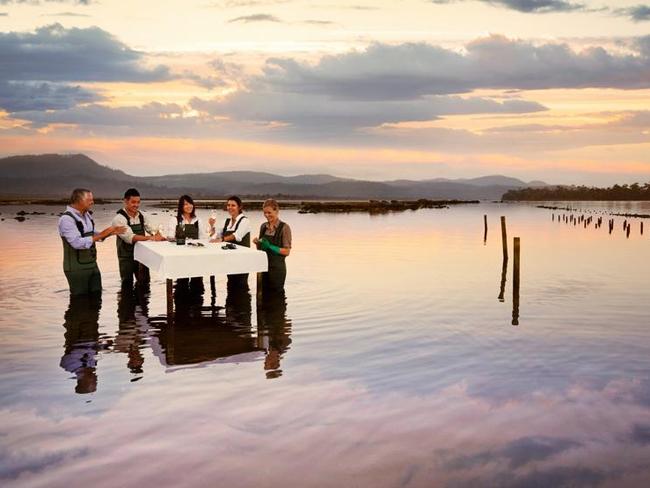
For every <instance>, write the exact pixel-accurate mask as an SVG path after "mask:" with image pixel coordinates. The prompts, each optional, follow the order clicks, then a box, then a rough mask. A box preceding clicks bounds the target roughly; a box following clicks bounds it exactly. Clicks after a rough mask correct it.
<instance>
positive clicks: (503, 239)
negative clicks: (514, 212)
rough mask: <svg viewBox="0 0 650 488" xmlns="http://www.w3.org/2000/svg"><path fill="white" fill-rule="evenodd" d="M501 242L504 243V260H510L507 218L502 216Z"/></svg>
mask: <svg viewBox="0 0 650 488" xmlns="http://www.w3.org/2000/svg"><path fill="white" fill-rule="evenodd" d="M501 244H502V245H503V260H504V261H507V260H508V234H507V233H506V218H505V216H504V215H502V216H501Z"/></svg>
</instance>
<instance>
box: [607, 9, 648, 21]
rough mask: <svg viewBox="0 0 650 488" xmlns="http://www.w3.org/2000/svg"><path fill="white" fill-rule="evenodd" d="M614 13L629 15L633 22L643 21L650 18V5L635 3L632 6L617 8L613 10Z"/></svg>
mask: <svg viewBox="0 0 650 488" xmlns="http://www.w3.org/2000/svg"><path fill="white" fill-rule="evenodd" d="M614 13H615V14H616V15H620V16H624V17H629V18H630V19H631V20H633V21H634V22H645V21H648V20H650V5H635V6H633V7H625V8H618V9H616V10H614Z"/></svg>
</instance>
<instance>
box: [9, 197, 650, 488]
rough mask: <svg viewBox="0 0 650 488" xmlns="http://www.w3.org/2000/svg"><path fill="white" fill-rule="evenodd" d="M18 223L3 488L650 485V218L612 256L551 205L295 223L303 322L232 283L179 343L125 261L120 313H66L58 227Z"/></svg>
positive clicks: (116, 302) (49, 219) (292, 281)
mask: <svg viewBox="0 0 650 488" xmlns="http://www.w3.org/2000/svg"><path fill="white" fill-rule="evenodd" d="M582 208H583V209H584V210H585V212H587V211H591V212H592V213H593V214H594V215H600V214H597V213H595V212H599V211H604V210H606V211H622V212H640V213H650V207H648V205H647V204H607V203H598V204H583V205H582ZM18 210H20V208H18V207H0V212H2V215H0V217H3V218H5V220H4V221H2V222H0V243H1V247H2V254H1V256H0V266H1V268H0V269H1V275H0V307H1V310H2V314H1V315H0V332H1V334H2V339H1V340H0V361H2V363H1V365H2V367H1V368H0V410H1V411H0V442H1V445H0V446H1V447H0V482H1V483H2V485H4V486H30V487H31V486H42V487H59V486H66V487H70V486H83V487H87V486H94V487H104V486H105V487H115V486H210V487H213V486H223V487H251V486H260V487H265V486H273V487H277V486H287V487H293V486H300V487H312V486H313V487H316V486H322V487H329V486H338V487H352V486H358V487H366V486H367V487H373V488H374V487H397V486H406V487H431V486H449V487H465V486H468V487H469V486H472V487H474V486H478V487H485V486H522V487H527V486H553V487H555V486H616V487H618V486H632V487H637V486H638V487H645V486H650V463H649V461H648V460H649V459H650V286H649V285H650V228H649V227H650V220H648V219H646V220H645V226H646V229H645V234H644V235H643V236H642V235H640V231H639V223H640V220H638V219H632V229H631V234H630V236H629V238H627V237H626V236H625V233H624V232H623V229H622V225H623V217H615V219H616V226H615V230H614V232H613V233H612V234H611V235H609V234H608V232H607V226H606V225H604V226H603V227H602V228H600V229H594V228H593V227H592V228H589V229H584V228H583V227H581V226H572V225H567V224H564V223H558V222H557V221H556V222H553V221H552V220H551V214H552V213H553V211H551V210H544V209H538V208H535V207H534V205H499V204H483V205H480V206H463V207H457V208H451V209H445V210H421V211H417V212H407V213H400V214H392V215H383V216H368V215H365V214H363V215H353V214H350V215H327V214H323V215H300V214H298V213H297V212H295V211H283V212H282V217H283V219H284V220H286V221H287V222H289V223H290V224H291V226H292V230H293V234H294V251H293V253H292V255H291V256H290V257H289V258H288V268H289V273H288V283H287V287H286V301H285V300H283V299H278V300H275V301H273V302H270V303H266V304H264V306H262V307H258V306H256V302H255V297H254V296H253V297H252V299H251V297H250V296H249V295H247V294H243V295H242V294H239V295H233V296H230V297H227V296H226V291H225V281H224V279H223V277H220V278H219V279H218V281H217V296H216V299H215V306H214V307H212V306H211V297H210V291H209V286H207V288H208V290H207V293H206V294H205V295H204V296H200V295H196V294H194V295H185V296H184V298H183V299H182V300H181V302H182V304H185V306H184V307H183V306H181V307H180V309H179V311H178V315H179V317H178V319H177V324H176V325H175V326H174V327H168V326H167V325H166V317H165V313H166V305H165V293H164V292H165V290H164V284H163V281H162V280H156V279H155V278H154V280H153V281H152V284H151V290H150V292H149V293H146V292H141V293H140V292H139V293H134V294H129V293H124V294H121V293H120V290H119V286H118V272H117V260H116V258H115V245H114V242H113V241H112V240H111V241H109V242H105V243H103V244H100V245H99V264H100V268H101V270H102V276H103V282H104V292H103V297H102V300H101V303H100V304H99V303H90V302H88V301H82V302H80V303H77V302H72V303H71V302H70V301H69V298H68V293H67V287H66V281H65V278H64V276H63V273H62V271H61V253H62V251H61V244H60V240H59V238H58V236H57V232H56V220H57V217H56V216H52V215H50V213H51V212H58V211H60V209H58V208H55V207H36V206H33V207H29V208H26V209H25V210H27V211H28V212H32V211H45V212H47V215H36V216H29V219H28V220H26V221H25V222H22V223H20V222H17V221H16V220H14V219H13V216H14V215H15V212H16V211H18ZM95 210H96V212H95V216H96V220H97V222H98V225H99V226H100V227H104V226H105V225H108V222H109V221H110V219H111V217H112V215H113V212H114V208H113V207H110V206H108V207H102V206H98V207H97V208H96V209H95ZM556 213H557V212H556ZM483 214H488V218H489V232H488V236H487V242H486V243H484V242H483ZM500 215H505V216H506V217H507V221H508V235H509V239H510V243H511V242H512V240H511V239H512V237H513V236H518V237H520V238H521V250H522V251H521V289H520V303H519V325H518V326H513V325H512V319H513V290H512V247H510V256H511V258H510V262H509V263H508V268H507V271H506V274H505V276H506V282H505V286H504V293H503V300H502V301H501V300H499V299H498V298H497V297H498V295H499V292H500V288H501V284H502V283H501V277H502V259H501V253H502V250H501V235H500V228H499V216H500ZM249 216H250V217H251V218H252V220H253V222H254V223H255V226H254V227H255V228H256V227H257V226H258V225H259V223H261V221H262V216H261V213H259V212H250V213H249ZM157 217H159V218H161V219H163V218H166V215H165V214H164V212H163V211H159V213H158V215H157ZM608 218H609V217H607V216H606V217H605V220H607V219H608ZM510 246H511V244H510ZM206 284H207V283H206Z"/></svg>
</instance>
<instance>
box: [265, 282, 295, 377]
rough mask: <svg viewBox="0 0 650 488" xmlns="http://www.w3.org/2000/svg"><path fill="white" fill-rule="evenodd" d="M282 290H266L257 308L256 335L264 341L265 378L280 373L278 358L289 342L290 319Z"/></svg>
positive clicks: (287, 347)
mask: <svg viewBox="0 0 650 488" xmlns="http://www.w3.org/2000/svg"><path fill="white" fill-rule="evenodd" d="M286 312H287V301H286V297H285V295H284V291H279V292H278V291H267V292H265V293H264V299H263V301H262V303H261V306H260V307H259V308H258V310H257V327H258V336H259V337H261V338H262V340H264V342H265V343H266V357H265V358H264V369H265V370H266V371H267V373H266V377H267V378H277V377H279V376H281V375H282V369H281V365H280V360H281V359H282V358H283V355H284V353H285V352H286V351H287V350H288V349H289V345H290V344H291V321H289V320H288V319H287V316H286Z"/></svg>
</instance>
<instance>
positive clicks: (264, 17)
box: [228, 14, 282, 24]
mask: <svg viewBox="0 0 650 488" xmlns="http://www.w3.org/2000/svg"><path fill="white" fill-rule="evenodd" d="M235 22H242V23H244V24H250V23H252V22H282V21H281V20H280V19H278V18H277V17H276V16H275V15H269V14H253V15H243V16H241V17H235V18H234V19H230V20H229V21H228V23H229V24H233V23H235Z"/></svg>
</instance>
